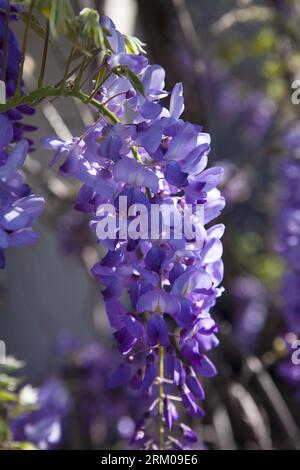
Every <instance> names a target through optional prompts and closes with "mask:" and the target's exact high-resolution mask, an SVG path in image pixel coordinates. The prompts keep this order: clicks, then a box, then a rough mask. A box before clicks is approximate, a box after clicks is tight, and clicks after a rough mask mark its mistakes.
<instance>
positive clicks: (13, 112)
mask: <svg viewBox="0 0 300 470" xmlns="http://www.w3.org/2000/svg"><path fill="white" fill-rule="evenodd" d="M0 8H1V12H0V19H1V21H0V79H1V78H2V76H3V71H2V66H3V45H4V31H5V21H4V18H5V11H6V0H0ZM19 10H20V6H19V5H13V4H12V3H11V4H10V12H11V13H10V21H16V20H17V17H16V15H15V13H16V12H17V11H19ZM8 51H9V53H8V55H7V67H6V80H5V85H6V99H9V98H11V97H12V96H13V95H14V93H15V90H16V85H17V79H18V68H19V62H20V58H21V52H20V47H19V44H18V41H17V38H16V36H15V34H14V32H13V30H12V29H11V28H9V34H8ZM22 90H23V82H22V85H21V92H22ZM34 112H35V110H34V108H32V107H30V106H28V105H26V104H21V105H19V106H17V107H16V108H13V109H10V110H9V111H7V112H6V113H4V115H5V116H6V117H7V118H8V119H9V120H10V122H11V124H12V126H13V137H12V141H13V142H17V141H19V140H20V139H22V138H23V137H24V133H25V132H26V133H27V132H32V131H34V130H36V127H35V126H32V125H31V124H26V123H24V122H23V117H24V116H30V115H32V114H34ZM28 142H29V144H30V146H31V145H32V143H33V142H32V140H30V139H28Z"/></svg>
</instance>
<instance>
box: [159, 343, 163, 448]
mask: <svg viewBox="0 0 300 470" xmlns="http://www.w3.org/2000/svg"><path fill="white" fill-rule="evenodd" d="M158 378H159V382H158V433H159V447H160V450H163V448H164V418H163V409H164V385H163V378H164V348H163V346H159V349H158Z"/></svg>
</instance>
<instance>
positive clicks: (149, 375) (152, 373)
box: [142, 354, 157, 391]
mask: <svg viewBox="0 0 300 470" xmlns="http://www.w3.org/2000/svg"><path fill="white" fill-rule="evenodd" d="M156 376H157V366H156V364H155V362H154V356H153V354H149V355H148V356H147V363H146V369H145V375H144V379H143V383H142V390H143V391H148V389H149V388H150V387H151V385H152V384H153V382H154V380H155V379H156Z"/></svg>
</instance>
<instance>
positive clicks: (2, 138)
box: [0, 114, 13, 148]
mask: <svg viewBox="0 0 300 470" xmlns="http://www.w3.org/2000/svg"><path fill="white" fill-rule="evenodd" d="M12 138H13V126H12V125H11V123H10V121H9V120H8V119H7V118H6V117H5V116H3V114H0V148H4V147H6V146H7V145H8V144H9V143H10V142H11V140H12Z"/></svg>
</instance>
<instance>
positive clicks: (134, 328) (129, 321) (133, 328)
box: [125, 315, 144, 338]
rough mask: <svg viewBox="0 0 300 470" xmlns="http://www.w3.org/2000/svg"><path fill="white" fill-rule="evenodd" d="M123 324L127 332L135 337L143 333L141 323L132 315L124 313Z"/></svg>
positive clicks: (139, 336)
mask: <svg viewBox="0 0 300 470" xmlns="http://www.w3.org/2000/svg"><path fill="white" fill-rule="evenodd" d="M125 326H126V328H127V330H128V331H129V333H130V334H131V335H132V336H134V337H135V338H141V337H142V336H143V335H144V328H143V325H142V324H141V323H140V322H139V321H138V320H137V319H136V318H134V317H133V316H132V315H126V317H125Z"/></svg>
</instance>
